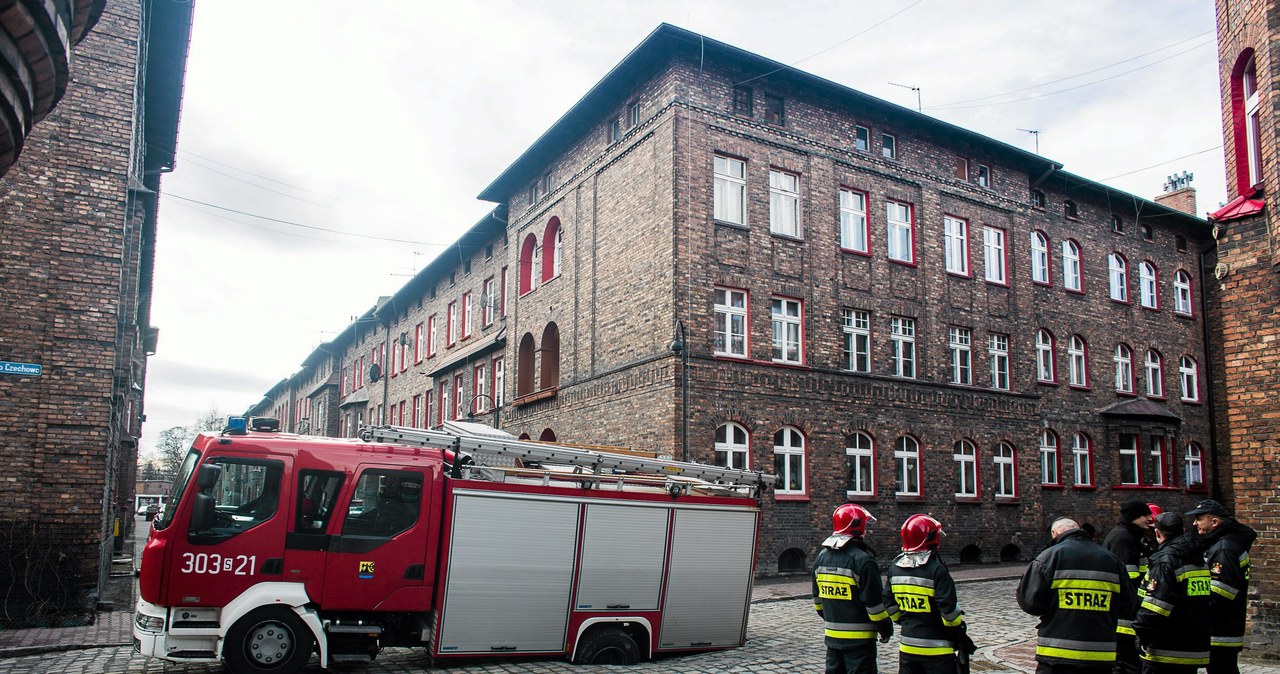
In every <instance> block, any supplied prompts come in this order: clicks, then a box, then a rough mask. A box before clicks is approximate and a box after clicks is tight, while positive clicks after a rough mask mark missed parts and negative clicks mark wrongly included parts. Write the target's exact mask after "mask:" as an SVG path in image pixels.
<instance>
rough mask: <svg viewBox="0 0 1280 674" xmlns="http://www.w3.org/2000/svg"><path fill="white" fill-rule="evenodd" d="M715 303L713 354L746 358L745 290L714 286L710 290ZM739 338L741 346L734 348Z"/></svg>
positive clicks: (747, 346)
mask: <svg viewBox="0 0 1280 674" xmlns="http://www.w3.org/2000/svg"><path fill="white" fill-rule="evenodd" d="M712 298H713V300H712V301H713V302H714V304H715V344H714V349H715V355H717V356H726V357H729V358H746V357H747V353H748V352H749V344H748V342H747V338H748V331H747V302H748V301H749V299H750V296H749V295H748V293H747V291H745V290H737V289H735V288H724V287H716V288H715V289H714V290H713V292H712ZM738 340H741V348H735V346H736V343H737V341H738Z"/></svg>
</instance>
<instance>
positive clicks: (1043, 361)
mask: <svg viewBox="0 0 1280 674" xmlns="http://www.w3.org/2000/svg"><path fill="white" fill-rule="evenodd" d="M1036 379H1037V380H1039V381H1041V382H1045V383H1052V382H1056V381H1058V367H1057V364H1056V363H1054V358H1053V334H1052V333H1050V332H1049V331H1048V330H1040V331H1039V332H1037V333H1036Z"/></svg>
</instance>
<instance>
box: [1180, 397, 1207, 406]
mask: <svg viewBox="0 0 1280 674" xmlns="http://www.w3.org/2000/svg"><path fill="white" fill-rule="evenodd" d="M1182 404H1183V405H1189V406H1191V407H1202V406H1203V405H1204V401H1202V400H1187V399H1186V398H1183V399H1182Z"/></svg>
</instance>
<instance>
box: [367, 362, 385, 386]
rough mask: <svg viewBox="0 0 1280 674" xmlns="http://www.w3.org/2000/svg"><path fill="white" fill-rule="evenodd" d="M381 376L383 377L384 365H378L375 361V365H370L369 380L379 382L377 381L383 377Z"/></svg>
mask: <svg viewBox="0 0 1280 674" xmlns="http://www.w3.org/2000/svg"><path fill="white" fill-rule="evenodd" d="M381 378H382V366H381V365H378V364H377V363H374V364H373V365H370V366H369V381H370V382H377V381H378V380H379V379H381Z"/></svg>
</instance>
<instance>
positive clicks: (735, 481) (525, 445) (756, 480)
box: [361, 426, 777, 488]
mask: <svg viewBox="0 0 1280 674" xmlns="http://www.w3.org/2000/svg"><path fill="white" fill-rule="evenodd" d="M361 437H362V438H364V439H366V440H377V441H379V442H388V443H398V444H405V445H416V446H419V447H434V448H437V449H449V450H454V451H463V452H469V453H471V454H494V455H498V456H502V457H508V458H513V459H514V458H518V459H521V460H524V461H537V462H545V463H552V464H561V465H573V466H582V467H584V468H592V469H594V470H595V471H596V472H599V471H600V470H602V469H608V470H613V471H617V472H640V473H654V474H659V475H678V476H681V477H686V478H694V479H699V480H706V481H708V482H719V483H721V484H732V485H744V486H749V487H754V488H764V487H769V486H772V485H773V483H774V482H775V481H776V480H777V477H776V476H773V475H769V474H766V473H759V472H751V471H747V470H738V469H735V468H722V467H720V466H708V465H705V464H701V463H689V462H685V461H666V460H663V459H650V458H647V457H637V456H629V455H626V454H614V453H611V452H602V451H596V450H590V449H578V448H571V447H562V446H560V445H555V444H547V443H543V442H530V441H527V440H517V439H515V437H514V436H512V435H511V434H509V433H503V432H502V431H494V430H492V429H489V430H488V432H486V433H484V434H483V435H481V434H471V433H462V432H457V433H455V432H451V431H448V430H428V429H422V428H406V427H403V426H376V427H372V428H367V429H365V431H364V432H362V433H361Z"/></svg>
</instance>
